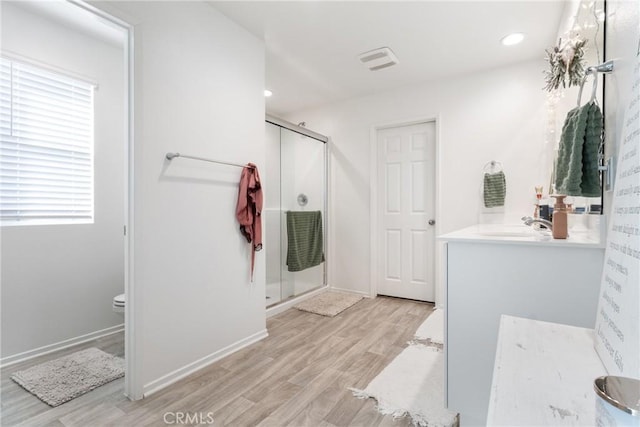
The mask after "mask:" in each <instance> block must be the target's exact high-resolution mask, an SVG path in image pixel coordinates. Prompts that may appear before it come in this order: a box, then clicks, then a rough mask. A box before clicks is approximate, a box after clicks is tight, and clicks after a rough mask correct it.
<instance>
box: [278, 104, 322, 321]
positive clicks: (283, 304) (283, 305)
mask: <svg viewBox="0 0 640 427" xmlns="http://www.w3.org/2000/svg"><path fill="white" fill-rule="evenodd" d="M265 122H266V123H270V124H272V125H275V126H278V127H280V128H281V129H282V128H284V129H287V130H290V131H292V132H295V133H298V134H300V135H304V136H306V137H309V138H313V139H315V140H317V141H319V142H321V143H323V144H324V165H323V167H324V183H323V184H324V200H323V211H324V212H323V222H324V224H323V225H324V230H323V234H324V235H323V251H324V258H325V261H324V262H323V266H322V284H321V285H320V286H319V287H318V288H316V289H312V290H310V291H307V292H304V293H302V294H300V295H293V296H292V297H290V298H288V299H287V300H284V301H279V302H277V303H275V304H273V305H271V306H268V307H267V308H266V309H267V317H270V316H273V315H275V314H277V313H280V312H282V311H284V310H286V309H288V308H289V307H291V306H293V305H294V304H297V303H298V302H299V301H301V300H303V299H307V298H310V297H312V296H314V295H316V294H317V293H319V292H323V291H324V290H325V289H326V288H327V286H328V269H327V263H328V260H329V254H328V246H329V245H328V243H327V242H328V240H329V239H328V236H329V215H328V212H329V151H328V150H329V147H330V145H329V143H330V139H329V138H328V137H327V136H325V135H322V134H319V133H317V132H314V131H312V130H309V129H307V128H305V127H302V126H299V125H296V124H293V123H291V122H288V121H286V120H283V119H280V118H278V117H274V116H271V115H269V114H267V115H265ZM281 142H282V139H281ZM280 167H281V168H282V165H281V166H280ZM280 197H282V195H281V196H280ZM280 234H281V236H282V232H281V233H280ZM281 261H282V260H281ZM280 286H281V288H280V292H282V281H281V283H280Z"/></svg>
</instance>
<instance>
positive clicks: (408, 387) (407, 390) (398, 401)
mask: <svg viewBox="0 0 640 427" xmlns="http://www.w3.org/2000/svg"><path fill="white" fill-rule="evenodd" d="M351 390H352V391H353V394H354V395H355V396H356V397H359V398H361V399H366V398H370V397H371V398H373V399H375V400H376V401H377V402H378V404H377V409H378V411H380V413H382V414H385V415H393V417H394V418H397V417H402V416H405V415H409V416H410V417H411V420H412V422H413V424H414V425H417V426H420V427H426V426H429V427H431V426H433V427H448V426H456V425H457V424H458V417H457V414H456V413H455V412H452V411H449V410H448V409H445V407H444V355H443V353H442V351H440V350H438V349H436V348H433V347H426V346H423V345H410V346H409V347H407V348H405V349H404V350H403V351H402V353H400V354H399V355H398V356H397V357H396V358H395V359H393V361H392V362H391V363H390V364H389V365H388V366H387V367H386V368H384V370H383V371H382V372H381V373H380V374H379V375H378V376H377V377H375V378H374V379H373V380H372V381H371V382H370V383H369V385H368V386H367V388H365V389H364V390H356V389H351Z"/></svg>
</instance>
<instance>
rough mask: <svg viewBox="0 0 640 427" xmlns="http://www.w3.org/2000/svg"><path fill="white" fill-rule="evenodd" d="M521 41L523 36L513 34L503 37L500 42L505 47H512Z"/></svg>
mask: <svg viewBox="0 0 640 427" xmlns="http://www.w3.org/2000/svg"><path fill="white" fill-rule="evenodd" d="M522 40H524V34H522V33H513V34H509V35H508V36H504V37H503V38H502V40H500V41H501V42H502V44H503V45H505V46H513V45H514V44H518V43H520V42H521V41H522Z"/></svg>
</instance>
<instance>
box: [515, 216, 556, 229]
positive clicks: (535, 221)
mask: <svg viewBox="0 0 640 427" xmlns="http://www.w3.org/2000/svg"><path fill="white" fill-rule="evenodd" d="M520 219H521V220H523V221H524V224H525V225H531V226H534V228H535V229H536V230H539V229H540V227H541V226H544V227H546V228H548V229H549V230H550V231H552V230H553V224H552V223H551V221H547V220H546V219H541V218H531V217H530V216H523V217H522V218H520Z"/></svg>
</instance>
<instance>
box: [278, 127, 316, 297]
mask: <svg viewBox="0 0 640 427" xmlns="http://www.w3.org/2000/svg"><path fill="white" fill-rule="evenodd" d="M325 156H326V152H325V144H324V143H323V142H321V141H318V140H316V139H314V138H311V137H308V136H305V135H301V134H298V133H296V132H293V131H291V130H289V129H285V128H281V130H280V211H281V223H280V239H281V241H280V242H281V243H280V248H281V255H280V258H281V263H280V265H281V282H280V283H281V287H280V291H281V295H280V297H281V300H283V301H284V300H286V299H288V298H291V297H294V296H297V295H300V294H303V293H305V292H309V291H311V290H313V289H317V288H319V287H322V286H324V284H325V263H324V262H321V263H320V264H318V265H314V266H311V267H308V268H304V269H302V270H301V271H296V270H297V268H294V266H293V265H287V257H288V256H289V255H290V253H289V252H290V251H295V250H296V248H295V247H293V246H292V247H289V240H290V236H289V233H291V232H292V227H291V224H289V227H288V226H287V212H293V213H297V212H307V213H308V214H306V215H314V214H312V213H313V212H319V216H320V218H321V225H322V241H323V242H324V241H326V238H325V235H326V234H325V230H326V215H325V205H326V204H325V199H326V175H325V173H326V167H325V161H326V158H325ZM315 237H317V236H312V238H315ZM296 238H298V239H303V238H304V236H296ZM292 270H294V271H292Z"/></svg>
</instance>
